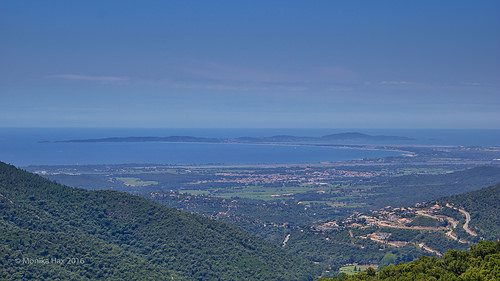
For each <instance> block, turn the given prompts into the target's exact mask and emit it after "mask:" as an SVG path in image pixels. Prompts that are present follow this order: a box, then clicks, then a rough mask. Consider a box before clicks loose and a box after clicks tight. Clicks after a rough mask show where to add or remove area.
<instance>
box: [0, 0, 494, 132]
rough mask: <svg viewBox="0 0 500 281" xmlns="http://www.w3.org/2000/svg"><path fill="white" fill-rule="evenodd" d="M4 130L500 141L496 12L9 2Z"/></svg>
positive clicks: (0, 27)
mask: <svg viewBox="0 0 500 281" xmlns="http://www.w3.org/2000/svg"><path fill="white" fill-rule="evenodd" d="M0 35H1V36H0V127H152V128H155V127H162V128H454V129H460V128H464V129H465V128H481V129H488V128H489V129H500V122H499V120H500V1H496V0H495V1H486V0H485V1H458V0H454V1H427V0H423V1H356V0H354V1H319V0H318V1H50V0H48V1H22V0H20V1H1V2H0Z"/></svg>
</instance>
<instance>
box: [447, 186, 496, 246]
mask: <svg viewBox="0 0 500 281" xmlns="http://www.w3.org/2000/svg"><path fill="white" fill-rule="evenodd" d="M438 202H439V203H441V204H443V205H444V204H446V203H450V204H453V205H454V206H456V207H460V208H463V209H465V210H467V211H468V212H469V213H470V216H471V222H470V225H469V227H470V228H471V229H472V230H474V231H475V232H477V234H478V235H479V236H480V237H483V238H485V239H490V240H498V239H500V184H497V185H494V186H490V187H486V188H483V189H480V190H477V191H472V192H468V193H465V194H460V195H455V196H450V197H445V198H442V199H439V200H438Z"/></svg>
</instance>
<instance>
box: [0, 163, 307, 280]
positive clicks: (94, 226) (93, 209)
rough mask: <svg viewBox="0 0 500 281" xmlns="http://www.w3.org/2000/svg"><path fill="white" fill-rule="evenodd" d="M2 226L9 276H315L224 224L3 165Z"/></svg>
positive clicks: (0, 258)
mask: <svg viewBox="0 0 500 281" xmlns="http://www.w3.org/2000/svg"><path fill="white" fill-rule="evenodd" d="M0 226H1V227H0V243H1V244H0V264H2V266H1V267H0V268H2V269H0V270H2V272H1V274H0V275H1V276H6V277H7V279H9V278H10V279H15V277H20V278H24V279H25V278H27V277H30V278H36V279H47V280H49V279H53V277H54V276H56V277H59V278H61V279H71V278H74V279H76V280H88V279H96V278H105V279H108V280H113V279H115V280H120V279H121V280H133V279H139V280H166V279H168V280H171V279H172V278H173V279H174V280H177V279H181V277H185V279H187V280H243V279H250V280H269V279H272V280H279V279H286V280H311V279H313V278H314V276H315V273H316V272H315V270H313V267H312V265H311V264H309V263H307V262H304V261H302V260H300V259H298V258H295V257H293V256H291V255H289V254H288V253H286V252H284V251H283V250H282V249H281V248H278V247H275V246H273V245H271V244H269V243H267V242H265V241H263V240H262V239H260V238H258V237H256V236H254V235H251V234H249V233H248V232H245V231H243V230H241V229H239V228H236V227H233V226H231V225H229V224H226V223H223V222H218V221H213V220H210V219H207V218H204V217H200V216H195V215H190V214H187V213H183V212H180V211H177V210H174V209H171V208H167V207H165V206H162V205H159V204H156V203H154V202H150V201H148V200H147V199H143V198H140V197H137V196H133V195H129V194H125V193H120V192H114V191H86V190H83V189H74V188H70V187H66V186H62V185H58V184H56V183H53V182H50V181H48V180H46V179H43V178H41V177H39V176H36V175H33V174H30V173H27V172H25V171H22V170H19V169H16V168H15V167H13V166H10V165H7V164H4V163H1V162H0ZM57 259H62V260H64V261H65V264H64V265H61V264H57V263H56V261H57ZM68 260H69V261H74V260H76V261H77V263H76V264H70V265H68V263H67V262H66V261H68ZM82 260H83V262H81V261H82Z"/></svg>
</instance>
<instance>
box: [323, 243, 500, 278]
mask: <svg viewBox="0 0 500 281" xmlns="http://www.w3.org/2000/svg"><path fill="white" fill-rule="evenodd" d="M327 280H330V281H358V280H364V281H378V280H387V281H399V280H401V281H403V280H422V281H429V280H447V281H461V280H464V281H465V280H491V281H493V280H500V242H496V243H494V242H492V241H481V242H480V243H479V244H478V245H476V246H471V248H470V251H456V250H448V251H447V252H446V254H445V255H444V256H443V257H442V258H437V257H427V256H422V257H420V258H419V259H417V260H415V261H412V262H410V263H407V264H404V263H401V264H398V265H390V266H387V267H384V268H382V269H381V270H380V271H379V272H376V271H375V270H374V269H372V268H369V269H368V270H366V271H363V272H360V273H358V274H356V275H352V276H347V275H343V276H340V277H334V278H332V279H320V281H327Z"/></svg>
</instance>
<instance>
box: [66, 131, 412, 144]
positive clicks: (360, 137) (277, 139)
mask: <svg viewBox="0 0 500 281" xmlns="http://www.w3.org/2000/svg"><path fill="white" fill-rule="evenodd" d="M409 140H412V139H411V138H407V137H400V136H371V135H367V134H362V133H358V132H350V133H339V134H331V135H326V136H322V137H319V138H317V137H301V136H289V135H277V136H271V137H239V138H202V137H192V136H169V137H110V138H100V139H75V140H62V141H57V142H73V143H78V142H201V143H292V142H301V143H303V142H312V143H317V142H325V141H330V142H331V141H377V142H380V141H409Z"/></svg>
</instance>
